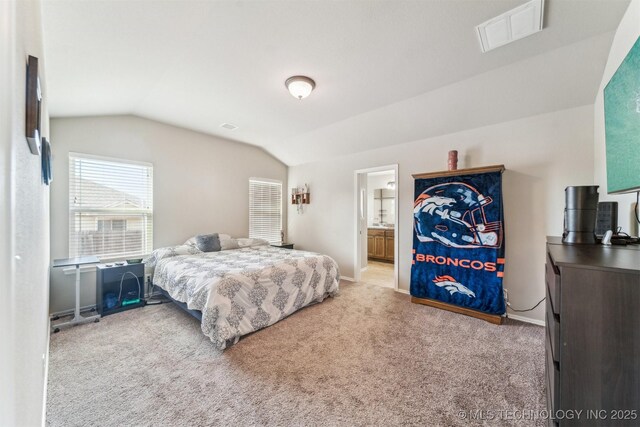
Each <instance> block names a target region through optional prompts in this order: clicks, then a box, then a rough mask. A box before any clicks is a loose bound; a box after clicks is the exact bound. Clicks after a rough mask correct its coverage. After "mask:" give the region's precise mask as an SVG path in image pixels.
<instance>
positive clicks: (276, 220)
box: [249, 178, 282, 243]
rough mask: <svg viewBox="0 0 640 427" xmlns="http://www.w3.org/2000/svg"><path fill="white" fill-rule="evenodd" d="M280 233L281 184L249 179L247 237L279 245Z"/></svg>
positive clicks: (262, 179)
mask: <svg viewBox="0 0 640 427" xmlns="http://www.w3.org/2000/svg"><path fill="white" fill-rule="evenodd" d="M281 232H282V182H280V181H274V180H269V179H264V178H250V179H249V237H252V238H258V239H265V240H268V241H269V243H280V241H281V234H280V233H281Z"/></svg>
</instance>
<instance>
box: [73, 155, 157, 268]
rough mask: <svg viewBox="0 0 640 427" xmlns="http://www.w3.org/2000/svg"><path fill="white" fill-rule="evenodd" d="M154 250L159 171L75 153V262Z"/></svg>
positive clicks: (144, 166)
mask: <svg viewBox="0 0 640 427" xmlns="http://www.w3.org/2000/svg"><path fill="white" fill-rule="evenodd" d="M152 249H153V165H152V164H150V163H142V162H132V161H128V160H120V159H111V158H105V157H98V156H92V155H87V154H78V153H69V256H70V257H76V256H84V255H96V256H98V257H103V258H124V257H131V256H140V255H144V254H148V253H150V252H151V251H152Z"/></svg>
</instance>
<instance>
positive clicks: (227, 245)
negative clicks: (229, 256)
mask: <svg viewBox="0 0 640 427" xmlns="http://www.w3.org/2000/svg"><path fill="white" fill-rule="evenodd" d="M239 248H240V245H238V239H220V250H221V251H228V250H231V249H239Z"/></svg>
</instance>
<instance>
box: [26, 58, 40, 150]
mask: <svg viewBox="0 0 640 427" xmlns="http://www.w3.org/2000/svg"><path fill="white" fill-rule="evenodd" d="M26 98H27V101H26V120H25V123H26V129H25V135H26V137H27V143H28V144H29V149H30V150H31V154H35V155H36V156H37V155H39V154H40V149H41V146H42V141H41V139H40V122H41V117H40V116H41V112H42V90H41V87H40V77H39V76H38V58H36V57H35V56H31V55H29V58H28V60H27V93H26Z"/></svg>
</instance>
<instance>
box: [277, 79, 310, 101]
mask: <svg viewBox="0 0 640 427" xmlns="http://www.w3.org/2000/svg"><path fill="white" fill-rule="evenodd" d="M284 85H285V86H286V87H287V89H289V93H291V95H293V96H294V97H295V98H298V99H303V98H306V97H307V96H309V94H310V93H311V91H312V90H313V89H314V88H315V87H316V82H314V81H313V80H312V79H310V78H309V77H305V76H293V77H289V78H288V79H287V80H286V81H285V82H284Z"/></svg>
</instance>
